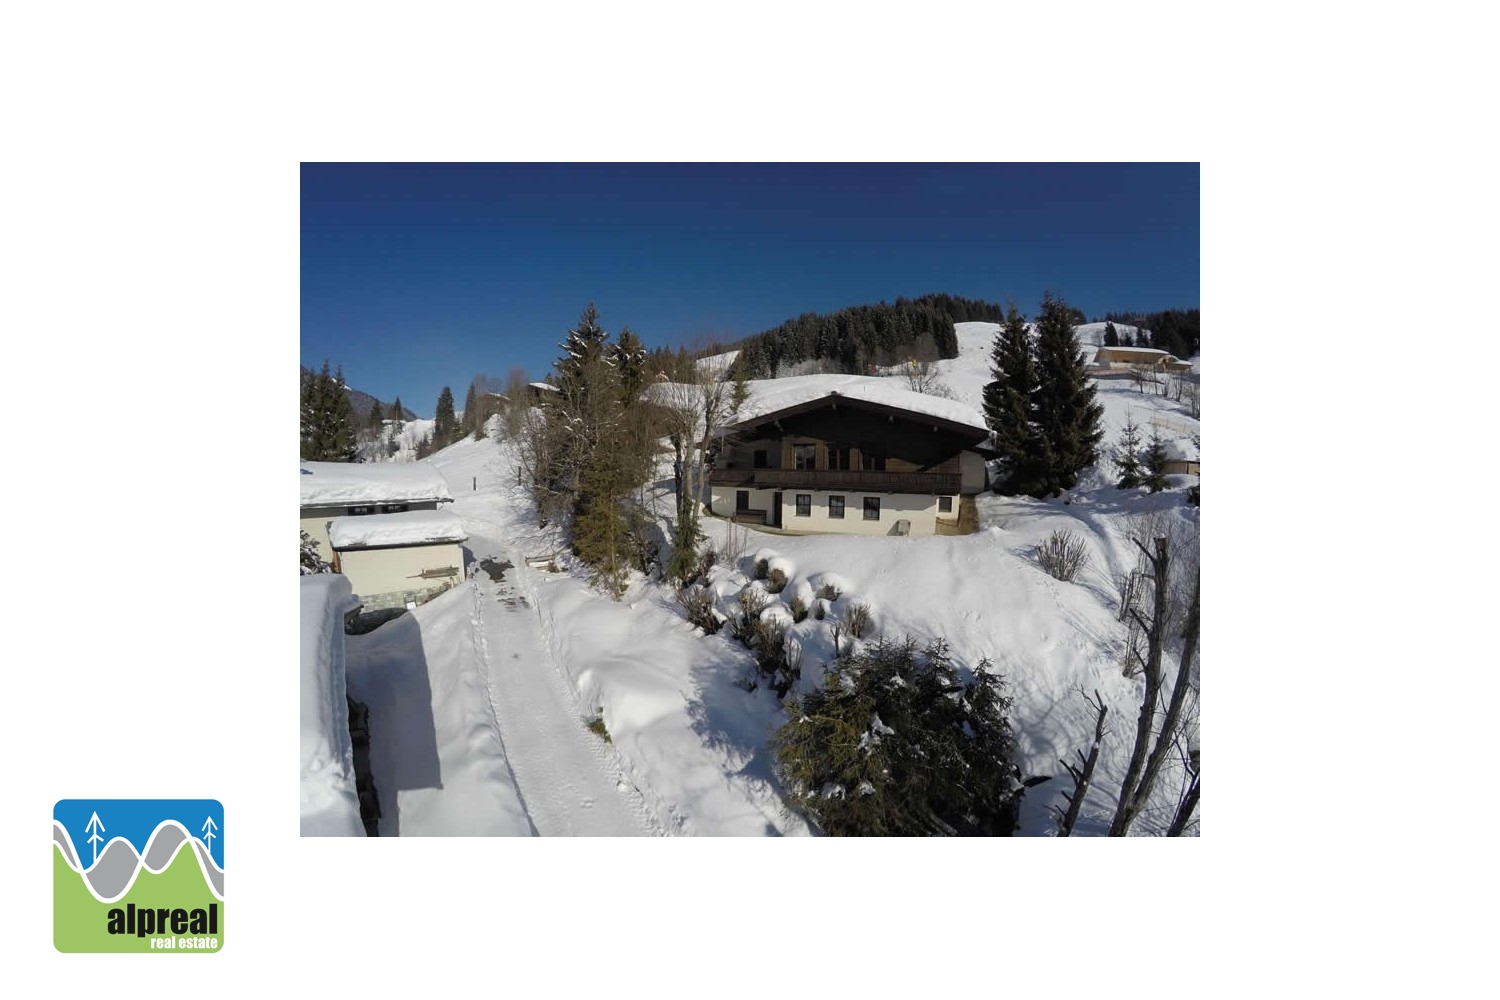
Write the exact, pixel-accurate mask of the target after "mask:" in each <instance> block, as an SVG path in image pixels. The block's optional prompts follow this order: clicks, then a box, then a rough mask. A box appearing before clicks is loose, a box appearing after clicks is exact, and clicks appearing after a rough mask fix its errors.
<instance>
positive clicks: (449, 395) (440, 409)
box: [432, 385, 458, 451]
mask: <svg viewBox="0 0 1500 1000" xmlns="http://www.w3.org/2000/svg"><path fill="white" fill-rule="evenodd" d="M457 437H458V418H457V417H455V416H454V414H453V390H452V389H450V388H448V387H447V386H446V385H445V386H443V391H442V392H440V393H438V401H437V410H436V411H435V412H434V413H433V420H432V450H433V451H437V450H438V449H440V448H446V447H447V446H448V445H450V444H452V443H453V441H454V439H455V438H457Z"/></svg>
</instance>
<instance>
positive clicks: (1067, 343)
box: [1027, 292, 1104, 497]
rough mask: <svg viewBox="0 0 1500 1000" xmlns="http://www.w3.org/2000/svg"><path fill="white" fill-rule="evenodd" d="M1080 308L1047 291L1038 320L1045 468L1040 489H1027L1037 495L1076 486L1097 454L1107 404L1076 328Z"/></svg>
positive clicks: (1038, 411)
mask: <svg viewBox="0 0 1500 1000" xmlns="http://www.w3.org/2000/svg"><path fill="white" fill-rule="evenodd" d="M1076 312H1077V310H1075V309H1073V308H1072V307H1070V306H1069V305H1068V304H1067V303H1066V302H1064V301H1063V300H1062V299H1061V298H1059V297H1056V296H1054V295H1052V293H1051V292H1048V293H1046V295H1045V296H1044V297H1043V299H1042V312H1041V315H1040V316H1039V317H1038V318H1037V340H1036V368H1037V392H1036V396H1035V404H1036V410H1035V413H1036V424H1037V429H1038V430H1039V432H1040V434H1041V438H1042V449H1041V457H1042V461H1043V470H1042V475H1041V477H1040V482H1038V483H1036V484H1034V485H1035V486H1036V487H1037V488H1036V489H1033V490H1028V491H1027V492H1029V493H1030V494H1031V495H1032V496H1036V497H1041V496H1046V495H1049V494H1050V495H1052V496H1056V495H1057V494H1059V493H1061V492H1062V491H1063V490H1070V489H1072V488H1073V487H1074V486H1076V485H1077V483H1078V476H1079V474H1080V473H1082V472H1083V470H1084V469H1086V468H1088V467H1089V466H1091V465H1093V464H1094V463H1095V462H1097V461H1098V458H1099V455H1098V446H1099V440H1100V438H1101V437H1103V434H1104V432H1103V431H1102V430H1101V429H1100V426H1099V420H1100V418H1101V417H1102V416H1103V414H1104V407H1103V406H1102V405H1100V404H1099V403H1098V402H1096V401H1095V399H1094V396H1095V394H1096V393H1097V391H1098V389H1097V387H1096V386H1095V385H1094V383H1093V381H1092V380H1091V379H1090V378H1089V374H1088V369H1087V368H1086V367H1085V366H1084V363H1083V353H1082V352H1081V351H1080V350H1079V348H1078V338H1077V336H1076V335H1075V334H1074V332H1073V321H1074V319H1075V318H1076V316H1075V314H1076Z"/></svg>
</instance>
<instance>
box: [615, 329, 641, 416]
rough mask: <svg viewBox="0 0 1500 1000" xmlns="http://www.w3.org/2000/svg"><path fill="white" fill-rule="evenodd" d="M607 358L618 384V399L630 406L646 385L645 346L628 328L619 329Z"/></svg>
mask: <svg viewBox="0 0 1500 1000" xmlns="http://www.w3.org/2000/svg"><path fill="white" fill-rule="evenodd" d="M609 357H610V362H611V363H612V364H613V365H614V368H615V373H616V376H617V377H618V379H619V382H620V399H621V401H622V402H623V403H624V404H625V405H626V406H631V405H632V404H634V402H635V401H636V399H637V398H638V397H639V396H640V394H641V390H642V389H643V388H645V385H646V345H645V344H642V343H641V338H639V337H637V336H636V335H635V334H634V333H632V332H631V330H630V327H628V326H625V327H621V328H620V334H619V336H618V337H617V338H616V340H615V344H614V346H613V347H612V348H610V350H609Z"/></svg>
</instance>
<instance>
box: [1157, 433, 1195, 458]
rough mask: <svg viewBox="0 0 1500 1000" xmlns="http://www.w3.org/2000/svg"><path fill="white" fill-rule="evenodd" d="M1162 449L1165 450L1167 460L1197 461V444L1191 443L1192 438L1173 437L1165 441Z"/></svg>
mask: <svg viewBox="0 0 1500 1000" xmlns="http://www.w3.org/2000/svg"><path fill="white" fill-rule="evenodd" d="M1162 450H1163V451H1164V452H1166V455H1167V461H1168V462H1196V461H1198V446H1197V445H1195V444H1193V439H1192V438H1175V439H1173V440H1171V441H1168V442H1166V444H1165V445H1164V446H1163V448H1162Z"/></svg>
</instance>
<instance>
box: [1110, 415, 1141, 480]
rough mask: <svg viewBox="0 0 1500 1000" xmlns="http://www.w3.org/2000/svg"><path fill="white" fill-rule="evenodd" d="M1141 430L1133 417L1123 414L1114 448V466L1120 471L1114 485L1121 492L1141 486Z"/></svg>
mask: <svg viewBox="0 0 1500 1000" xmlns="http://www.w3.org/2000/svg"><path fill="white" fill-rule="evenodd" d="M1140 455H1141V428H1140V426H1139V425H1138V424H1137V423H1136V422H1135V417H1134V416H1132V415H1131V414H1129V413H1127V414H1125V426H1124V427H1121V428H1120V443H1119V445H1118V446H1117V447H1116V448H1115V465H1116V466H1118V467H1119V469H1120V480H1119V482H1118V483H1116V484H1115V485H1117V486H1119V487H1120V489H1122V490H1128V489H1133V488H1135V487H1137V486H1139V485H1141V482H1142V477H1141V459H1140Z"/></svg>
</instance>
